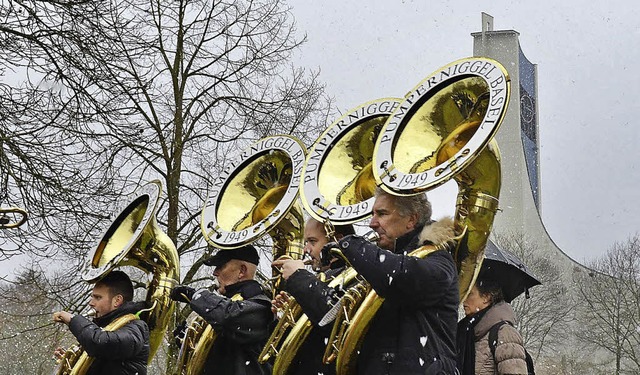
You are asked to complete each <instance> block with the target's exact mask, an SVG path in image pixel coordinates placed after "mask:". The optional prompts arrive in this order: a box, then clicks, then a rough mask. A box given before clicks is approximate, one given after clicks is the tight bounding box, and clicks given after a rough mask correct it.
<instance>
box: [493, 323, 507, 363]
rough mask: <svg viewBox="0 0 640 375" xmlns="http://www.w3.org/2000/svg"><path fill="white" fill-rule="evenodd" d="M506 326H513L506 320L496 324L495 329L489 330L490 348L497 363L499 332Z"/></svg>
mask: <svg viewBox="0 0 640 375" xmlns="http://www.w3.org/2000/svg"><path fill="white" fill-rule="evenodd" d="M505 324H511V323H509V322H507V321H506V320H502V321H499V322H498V323H496V324H494V325H493V327H491V329H490V330H489V348H491V355H492V356H493V362H494V363H496V362H497V361H496V347H497V346H498V331H499V330H500V327H502V326H503V325H505Z"/></svg>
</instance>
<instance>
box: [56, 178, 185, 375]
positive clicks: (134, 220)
mask: <svg viewBox="0 0 640 375" xmlns="http://www.w3.org/2000/svg"><path fill="white" fill-rule="evenodd" d="M161 193H162V184H161V183H160V181H158V180H154V181H151V182H149V183H148V184H146V185H143V186H142V187H140V188H139V189H138V190H136V192H135V198H134V199H133V200H130V201H128V203H126V204H125V205H124V208H122V209H121V210H118V211H117V212H120V214H119V215H118V216H117V217H116V219H115V220H114V221H113V222H112V223H111V225H110V226H109V228H108V229H107V230H106V231H105V232H104V234H103V235H102V237H101V239H100V241H99V242H98V244H97V246H96V248H95V249H94V250H93V251H92V252H90V253H89V255H88V257H87V264H86V266H85V268H84V270H83V271H82V274H81V276H82V279H83V280H85V281H87V282H90V283H95V282H97V281H98V280H100V278H102V277H104V276H105V275H106V274H108V273H109V272H111V270H113V269H114V268H115V267H120V266H134V267H137V268H139V269H141V270H143V271H145V272H149V273H151V274H152V275H153V278H152V280H151V281H150V282H149V285H148V286H147V296H146V301H147V304H148V306H149V307H150V308H149V311H148V315H147V317H146V319H145V321H146V322H147V324H148V325H149V327H152V329H151V332H150V338H149V362H151V359H152V358H153V356H154V354H155V353H156V351H157V350H158V347H159V346H160V344H162V342H163V341H164V335H165V331H166V329H167V327H168V325H169V323H170V321H171V318H172V315H173V311H174V307H175V302H173V301H172V300H171V299H170V298H169V295H170V293H171V288H173V286H174V285H175V284H176V283H177V281H178V278H179V274H178V273H179V268H180V265H179V257H178V252H177V251H176V247H175V245H174V244H173V242H172V241H171V239H170V238H169V237H168V236H167V235H166V234H165V233H164V232H162V230H160V228H159V227H158V223H157V222H156V212H157V210H158V206H159V200H160V195H161ZM121 207H122V206H121ZM134 318H135V316H133V315H131V314H129V315H125V316H123V317H121V318H119V319H116V320H115V321H113V322H112V323H111V324H109V325H108V326H107V327H105V330H108V331H109V330H116V329H119V328H121V327H122V326H124V325H125V324H127V323H128V322H129V321H130V320H131V319H134ZM92 361H93V359H92V358H91V357H89V356H88V355H87V353H86V352H84V351H82V350H81V348H79V347H73V348H71V349H69V350H68V351H67V352H66V353H65V354H64V356H63V358H62V360H61V361H60V362H59V367H58V368H57V370H56V372H54V373H55V374H57V375H62V374H65V375H66V374H74V375H75V374H78V375H80V374H85V373H86V371H87V370H88V368H89V366H91V363H92Z"/></svg>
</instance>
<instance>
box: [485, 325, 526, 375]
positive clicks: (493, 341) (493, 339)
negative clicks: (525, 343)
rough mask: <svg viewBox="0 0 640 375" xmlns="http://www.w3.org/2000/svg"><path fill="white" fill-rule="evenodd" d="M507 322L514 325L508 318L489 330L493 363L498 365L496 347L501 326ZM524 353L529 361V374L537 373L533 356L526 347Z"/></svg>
mask: <svg viewBox="0 0 640 375" xmlns="http://www.w3.org/2000/svg"><path fill="white" fill-rule="evenodd" d="M505 324H510V325H511V326H513V325H512V324H511V323H510V322H508V321H506V320H502V321H500V322H498V323H496V324H494V325H493V327H491V329H490V330H489V348H490V349H491V356H492V357H493V363H494V364H495V365H496V366H498V361H496V347H497V346H498V331H499V330H500V327H502V326H503V325H505ZM524 355H525V362H526V363H527V372H528V373H529V375H535V370H534V367H533V358H531V355H530V354H529V352H528V351H527V349H526V348H525V349H524Z"/></svg>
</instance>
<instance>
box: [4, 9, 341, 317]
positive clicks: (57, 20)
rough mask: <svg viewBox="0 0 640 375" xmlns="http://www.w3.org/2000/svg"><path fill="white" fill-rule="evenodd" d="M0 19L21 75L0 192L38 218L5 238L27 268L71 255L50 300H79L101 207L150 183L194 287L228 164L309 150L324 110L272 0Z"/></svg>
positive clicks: (13, 67)
mask: <svg viewBox="0 0 640 375" xmlns="http://www.w3.org/2000/svg"><path fill="white" fill-rule="evenodd" d="M0 20H1V22H0V47H2V48H1V49H0V61H2V62H1V63H0V64H1V65H0V66H1V67H2V69H4V70H3V72H5V73H6V72H9V71H11V72H13V73H14V75H13V76H14V77H15V76H18V77H20V79H15V78H14V79H15V82H9V81H10V80H9V79H6V78H7V76H5V82H4V83H3V84H2V86H1V87H0V88H1V89H2V90H3V93H5V94H7V95H6V96H5V98H6V99H5V100H3V101H2V102H1V103H2V107H0V121H2V124H1V125H2V126H1V127H0V129H2V133H0V142H2V146H3V147H2V151H1V152H2V154H0V166H1V168H2V177H3V180H2V186H0V188H2V192H3V194H12V198H11V200H13V201H17V202H22V203H23V205H24V206H25V207H26V208H27V209H28V210H29V211H30V213H31V220H30V222H29V227H28V231H24V232H20V233H18V235H17V236H14V238H12V240H13V241H18V242H20V244H21V249H22V250H21V251H22V252H28V253H29V254H30V257H31V260H32V262H33V264H34V267H35V268H36V269H38V267H39V268H40V269H42V270H46V267H48V266H50V264H49V263H47V264H42V263H39V261H42V260H47V262H49V259H52V258H54V259H56V260H59V261H62V262H64V271H63V272H65V274H63V275H58V276H64V278H65V279H66V280H67V283H66V284H62V286H60V287H58V288H51V289H50V290H49V291H50V293H49V294H47V295H48V296H50V297H49V298H52V299H54V300H55V299H60V300H64V298H65V297H66V296H68V295H69V294H71V295H75V294H74V293H70V291H71V289H72V288H74V287H79V286H78V284H77V282H76V281H74V280H77V270H78V269H79V267H80V266H81V265H82V263H83V259H84V256H85V254H86V253H87V251H88V250H89V249H90V248H91V247H92V245H93V243H94V242H95V239H96V237H97V236H98V233H99V232H100V231H101V229H102V228H103V227H105V226H108V225H109V220H108V217H109V215H110V214H111V212H109V208H108V207H110V206H112V205H113V202H114V200H115V199H116V198H117V197H120V196H122V195H123V193H124V192H131V191H132V190H133V189H134V188H135V187H137V186H139V185H141V183H142V182H143V181H146V180H150V179H153V178H159V179H161V180H162V182H163V185H164V186H165V189H166V196H165V197H164V200H163V204H162V206H161V210H160V211H161V212H160V213H159V218H160V219H161V220H160V224H161V225H162V227H163V228H164V229H165V230H166V232H167V234H168V235H169V237H170V238H171V239H172V240H173V241H174V242H175V243H176V245H177V247H178V252H179V254H180V255H181V259H182V260H183V262H185V263H186V264H190V266H189V267H187V273H186V275H187V276H186V277H184V278H183V280H181V282H183V283H190V282H192V281H193V280H195V279H196V275H197V271H198V269H199V267H200V266H201V265H202V258H203V257H204V254H205V252H206V245H205V244H204V243H203V241H202V236H201V235H200V229H199V223H198V220H199V211H200V209H201V207H202V202H204V200H205V198H206V192H207V190H208V187H209V184H210V182H211V181H213V177H215V176H217V175H218V173H219V171H220V170H221V168H222V167H223V166H224V165H225V163H226V162H227V161H228V157H229V156H233V155H234V154H235V152H234V151H235V150H237V149H238V148H239V147H243V146H245V145H247V144H248V143H250V142H251V141H254V140H256V139H258V138H261V137H263V136H266V135H273V134H277V133H286V134H293V135H296V136H299V137H300V138H301V139H303V140H304V141H306V142H307V143H309V141H310V140H312V139H315V136H316V135H317V134H318V133H319V132H320V130H321V129H323V128H324V126H325V124H326V119H327V116H328V115H329V114H328V108H329V104H330V103H329V101H328V100H327V99H326V98H324V97H323V87H322V85H320V84H319V83H318V81H317V73H314V72H307V71H305V70H304V69H299V68H296V67H293V66H292V65H291V64H290V63H289V61H290V59H291V57H292V53H293V51H295V50H296V49H297V48H298V47H299V46H300V45H301V43H303V41H304V38H299V37H298V36H297V35H296V28H295V23H294V21H293V19H292V15H291V14H290V12H289V10H288V9H287V7H286V6H285V5H284V4H283V2H282V1H279V0H255V1H252V0H245V1H231V0H228V1H216V2H211V1H206V0H194V1H184V0H182V1H172V2H165V1H154V0H110V1H87V0H70V1H64V0H62V1H50V0H13V1H9V2H3V3H2V5H1V7H0ZM0 203H1V202H0ZM25 232H26V233H25ZM27 235H28V237H27ZM43 274H44V275H45V276H46V275H48V273H43ZM60 305H61V307H64V308H70V307H71V308H74V307H76V306H74V304H73V303H72V302H71V301H65V302H63V303H61V304H60Z"/></svg>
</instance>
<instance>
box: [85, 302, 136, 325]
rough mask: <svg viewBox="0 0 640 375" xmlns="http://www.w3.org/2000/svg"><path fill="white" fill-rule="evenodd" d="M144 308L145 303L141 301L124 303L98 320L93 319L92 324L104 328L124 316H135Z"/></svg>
mask: <svg viewBox="0 0 640 375" xmlns="http://www.w3.org/2000/svg"><path fill="white" fill-rule="evenodd" d="M145 308H146V303H145V302H143V301H140V302H131V301H129V302H125V303H123V304H122V305H121V306H120V307H118V308H117V309H115V310H113V311H111V312H109V313H107V314H105V315H103V316H101V317H99V318H93V322H94V323H95V324H96V325H97V326H98V327H102V328H104V327H106V326H107V325H108V324H109V323H111V322H112V321H114V320H116V319H117V318H119V317H121V316H123V315H126V314H134V315H135V314H137V313H138V312H139V311H140V310H143V309H145Z"/></svg>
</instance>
